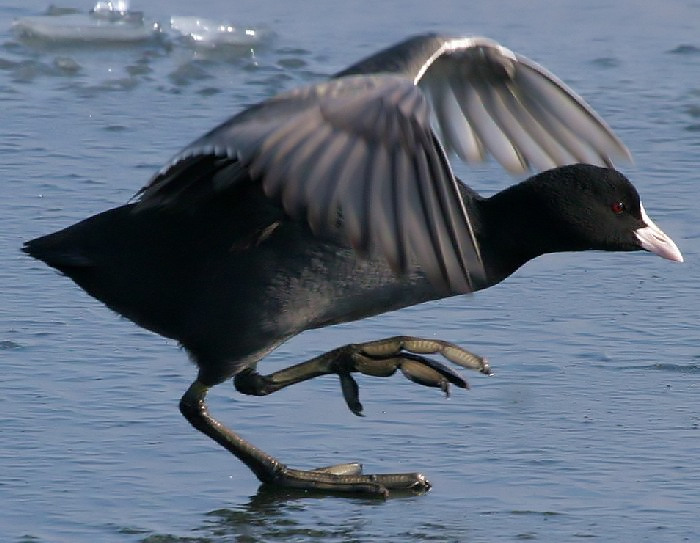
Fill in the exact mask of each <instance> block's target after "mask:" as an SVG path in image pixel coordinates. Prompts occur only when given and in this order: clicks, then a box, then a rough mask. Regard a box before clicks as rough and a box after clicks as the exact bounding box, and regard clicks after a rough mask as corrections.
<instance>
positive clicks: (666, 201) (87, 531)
mask: <svg viewBox="0 0 700 543" xmlns="http://www.w3.org/2000/svg"><path fill="white" fill-rule="evenodd" d="M46 7H47V5H46V4H45V3H44V2H41V1H38V0H25V1H22V2H20V1H15V2H5V3H4V4H3V6H2V7H0V119H1V120H2V123H0V179H2V192H3V197H2V198H0V258H1V261H2V263H3V264H2V266H0V361H1V362H2V378H0V503H2V507H0V531H1V532H0V533H2V536H1V537H0V539H2V540H3V541H9V542H13V543H15V542H30V541H31V542H42V543H43V542H94V541H101V542H109V541H119V542H121V541H124V542H132V541H134V542H135V541H149V542H155V541H158V542H170V541H213V542H218V541H240V542H247V541H251V542H252V541H323V542H333V541H337V542H345V541H395V542H405V541H413V540H416V541H420V540H428V541H489V542H490V541H510V540H534V541H549V542H561V541H572V540H576V539H578V538H593V539H598V540H602V541H635V542H639V541H654V542H657V541H698V540H700V520H699V519H700V516H699V515H698V511H700V490H699V489H700V460H699V458H700V414H699V413H698V405H699V400H700V390H699V386H700V337H699V335H698V322H700V300H699V298H698V293H699V291H698V284H700V271H699V269H698V265H697V259H698V253H699V252H700V226H699V224H700V222H699V221H698V213H697V194H698V187H700V179H698V161H699V159H700V37H699V36H698V33H697V29H698V23H700V4H699V3H698V2H697V1H693V0H680V1H670V2H664V3H655V2H632V1H627V2H617V3H611V2H603V1H593V2H575V1H563V2H557V3H556V4H553V3H550V2H544V1H532V2H527V3H524V2H516V1H504V2H470V3H464V2H448V1H442V2H440V1H438V2H398V1H390V2H383V3H379V2H366V1H361V2H353V3H350V2H347V3H346V2H338V3H329V2H320V1H317V2H286V3H281V2H276V3H272V2H271V3H261V2H254V1H250V0H243V1H239V2H235V3H231V2H224V1H222V0H209V1H202V2H197V3H196V5H192V4H191V3H190V2H185V1H184V0H175V1H168V2H165V1H163V0H160V1H152V2H141V5H138V4H136V5H135V6H134V7H135V8H138V9H143V10H144V11H145V12H146V13H147V14H148V15H149V16H150V17H152V18H154V19H158V20H167V18H168V17H169V16H170V15H201V16H205V17H210V18H215V19H216V18H219V19H226V20H231V21H236V22H238V21H240V22H241V23H243V24H250V25H257V26H259V27H265V28H267V29H269V30H270V31H271V33H273V34H274V37H272V38H271V39H270V40H267V41H265V42H264V43H263V44H261V46H260V47H256V48H254V49H253V50H252V51H251V50H250V49H248V50H246V49H237V50H225V51H202V50H199V51H197V50H193V49H191V48H188V47H186V46H184V45H183V44H174V45H173V44H170V45H163V44H162V43H144V44H139V45H133V46H119V47H115V46H111V47H95V46H90V45H85V44H83V45H80V44H77V45H76V44H74V45H71V46H60V47H59V46H56V45H47V44H41V43H25V42H21V41H19V40H18V39H17V38H16V37H15V36H13V35H12V33H11V32H10V25H11V21H12V20H13V19H14V18H17V17H22V16H28V15H36V14H39V13H42V12H43V11H44V10H45V9H46ZM76 7H80V8H81V9H87V8H88V7H89V6H88V5H81V6H76ZM430 30H434V31H443V32H448V33H455V34H460V35H461V34H472V33H473V34H482V35H486V36H489V37H492V38H495V39H497V40H499V41H501V42H502V43H504V44H505V45H507V46H509V47H511V48H513V49H515V50H517V51H518V52H520V53H523V54H525V55H527V56H529V57H530V58H533V59H534V60H536V61H538V62H540V63H542V64H543V65H545V66H546V67H548V68H549V69H551V70H552V71H554V72H555V73H556V74H557V75H559V76H560V77H561V78H562V79H563V80H564V81H566V82H567V83H569V84H571V85H572V86H573V87H574V88H575V89H576V90H577V91H578V92H579V93H580V94H581V95H583V96H584V97H585V98H586V99H587V100H589V102H590V103H591V104H592V105H593V106H594V107H595V108H596V109H597V110H598V111H599V112H600V113H601V114H602V115H603V116H604V117H605V118H606V120H607V121H608V122H609V123H610V124H611V125H612V126H613V128H614V129H615V130H616V131H617V132H618V134H619V135H620V136H621V137H622V139H623V141H625V143H626V144H627V145H628V147H629V148H630V149H631V151H632V153H633V154H634V156H635V163H634V165H628V164H624V165H620V166H621V168H622V169H623V170H624V171H625V172H626V173H627V174H628V175H629V176H630V177H631V178H632V179H633V181H634V182H635V184H636V186H637V187H638V188H639V190H640V192H641V194H642V198H643V201H644V204H645V207H646V209H647V211H648V212H649V214H650V215H651V216H652V217H653V218H654V219H655V221H656V222H657V223H658V224H660V225H661V226H662V227H663V228H664V230H665V231H666V232H668V233H669V234H670V235H672V236H673V238H674V239H675V240H676V242H677V243H678V245H679V246H680V248H681V250H682V251H683V253H684V256H685V258H686V263H685V264H683V265H675V264H673V263H670V262H667V261H663V260H661V259H659V258H656V257H652V256H651V255H646V254H641V253H639V254H637V253H631V254H599V253H589V254H576V255H568V254H563V255H556V256H548V257H544V258H541V259H539V260H538V261H535V262H532V263H530V264H528V265H527V266H525V267H524V268H523V269H522V270H520V271H519V272H518V273H517V274H515V275H514V276H513V277H511V278H510V279H508V280H507V281H506V282H505V283H503V284H502V285H500V286H498V287H495V288H493V289H490V290H488V291H486V292H483V293H479V294H477V295H476V296H473V297H458V298H453V299H450V300H444V301H442V302H439V303H431V304H426V305H422V306H418V307H415V308H410V309H406V310H403V311H399V312H396V313H393V314H390V315H384V316H381V317H378V318H374V319H370V320H365V321H361V322H357V323H351V324H348V325H344V326H339V327H334V328H330V329H326V330H318V331H314V332H309V333H305V334H303V335H301V336H299V337H297V338H295V339H294V340H292V341H290V342H289V343H287V344H285V345H283V346H282V347H281V348H280V349H278V350H277V351H276V352H274V353H273V354H272V355H271V356H270V357H269V358H268V359H267V360H266V361H265V363H264V365H263V369H264V370H266V371H273V370H274V369H278V368H282V367H284V366H285V365H288V364H291V363H293V362H297V361H301V360H303V359H306V358H308V357H311V356H313V355H316V354H318V353H320V352H322V351H324V350H327V349H330V348H333V347H336V346H338V345H340V344H343V343H347V342H351V341H365V340H369V339H375V338H379V337H383V336H387V335H394V334H397V333H405V334H416V335H424V336H427V337H440V338H443V339H447V340H452V341H456V342H458V343H460V344H462V345H464V346H466V347H468V348H470V349H472V350H474V351H476V352H479V353H481V354H484V355H487V356H488V357H489V359H490V360H491V363H492V365H493V367H494V369H495V371H496V375H495V376H493V377H491V378H486V377H483V376H479V375H469V376H468V377H469V378H470V381H471V384H472V389H471V390H470V391H468V392H464V391H455V393H454V394H453V396H452V397H451V398H449V399H447V400H445V399H444V398H442V397H441V396H440V394H439V393H437V392H436V391H434V390H432V389H425V388H422V387H417V386H416V385H413V384H411V383H408V382H407V381H405V380H402V378H401V377H398V376H396V377H394V378H392V379H371V378H359V381H360V386H361V394H362V399H363V402H364V405H365V412H366V415H367V416H366V417H364V418H362V419H360V418H357V417H355V416H353V415H352V414H351V413H350V412H349V411H348V410H347V408H346V407H345V405H344V403H343V401H342V398H341V396H340V390H339V386H338V383H337V380H336V379H334V378H332V377H327V378H323V379H317V380H316V381H313V382H310V383H306V384H303V385H299V386H297V387H292V388H290V389H287V390H285V391H282V392H280V393H277V394H275V395H273V396H269V397H266V398H251V397H244V396H241V395H239V394H237V393H236V392H235V390H234V389H233V387H232V386H230V385H228V384H225V385H221V386H220V387H217V388H216V389H214V390H213V391H212V394H211V399H210V408H211V410H212V412H213V413H214V414H215V415H217V416H219V417H220V418H221V419H222V420H223V421H225V422H226V423H228V424H230V425H231V426H232V427H234V428H236V429H237V430H239V431H240V432H241V433H242V434H243V435H244V436H246V437H249V438H250V439H251V440H253V441H254V442H255V443H256V444H258V445H259V446H261V447H262V448H264V449H266V450H268V451H269V452H271V453H273V454H275V455H278V456H279V457H281V458H282V459H283V460H284V461H285V462H287V463H289V464H290V465H292V466H298V467H312V466H317V465H325V464H330V463H335V462H344V461H350V460H361V461H362V462H364V464H365V466H366V469H367V470H368V471H395V470H397V469H398V470H410V471H413V470H422V471H425V472H426V473H427V474H428V475H429V476H430V479H431V481H432V482H433V483H434V488H433V490H432V491H431V492H430V493H429V494H427V495H425V496H420V497H403V498H397V499H391V500H389V501H386V502H383V501H377V500H368V499H362V498H347V497H345V498H338V497H323V498H319V497H309V496H306V495H304V494H290V493H286V492H282V493H274V492H272V493H271V492H267V491H265V490H264V489H263V490H260V489H259V488H258V484H257V481H256V480H255V479H254V478H253V476H252V475H251V474H250V473H249V472H248V471H247V470H246V469H245V468H244V467H243V466H242V465H241V464H240V463H238V462H237V461H235V460H234V459H232V458H230V457H229V455H228V454H227V453H226V452H225V451H223V450H221V449H219V448H218V447H217V446H216V445H215V444H213V443H212V442H210V441H209V440H207V439H206V438H204V437H203V436H202V435H200V434H198V433H197V432H195V431H194V430H192V429H191V428H190V427H189V425H188V423H187V422H186V421H185V420H184V419H183V418H182V417H181V416H180V414H179V412H178V409H177V402H178V400H179V398H180V396H181V394H182V392H183V391H184V390H185V388H186V387H187V386H188V385H189V383H190V382H191V380H192V379H193V378H194V375H195V370H194V368H193V367H192V366H191V365H190V364H189V362H188V361H187V358H186V355H185V353H183V352H182V351H181V350H179V349H178V348H177V346H176V345H174V344H173V343H172V342H170V341H166V340H164V339H162V338H159V337H157V336H154V335H153V334H150V333H147V332H145V331H142V330H140V329H139V328H137V327H136V326H134V325H132V324H131V323H129V322H127V321H125V320H122V319H119V318H118V317H116V316H115V315H113V314H112V313H110V312H109V311H108V310H106V309H105V308H104V307H102V306H101V305H100V304H99V303H98V302H96V301H94V300H92V299H91V298H89V297H88V296H86V295H85V294H84V293H83V292H81V291H80V290H79V289H78V288H77V287H76V286H74V285H73V284H72V283H71V282H69V281H68V280H66V279H65V278H62V277H60V276H58V275H57V274H55V273H54V272H52V271H51V270H49V269H47V268H46V267H44V266H42V265H41V264H40V263H38V262H34V261H32V260H31V259H29V258H27V257H26V256H24V255H22V254H21V253H20V252H19V247H20V246H21V243H22V241H23V240H25V239H28V238H31V237H34V236H37V235H40V234H43V233H47V232H49V231H52V230H55V229H57V228H59V227H63V226H66V225H68V224H70V223H71V222H74V221H76V220H78V219H81V218H84V217H86V216H88V215H90V214H92V213H96V212H98V211H101V210H103V209H106V208H108V207H112V206H116V205H119V204H121V203H123V202H125V201H126V200H128V199H129V198H130V197H131V196H132V195H133V194H134V192H135V191H136V190H138V188H140V186H142V185H143V184H144V183H145V182H146V180H147V179H148V177H149V176H150V175H151V174H152V173H153V172H154V171H155V170H157V169H158V168H159V167H160V165H162V164H163V163H164V162H165V161H166V160H168V159H169V158H170V157H171V156H172V155H173V154H174V153H175V152H176V151H177V150H178V149H179V148H180V147H182V146H183V145H184V144H186V143H187V142H189V141H190V140H191V139H193V138H194V137H196V136H198V135H200V134H201V133H202V132H203V131H205V130H207V129H209V128H210V127H212V126H213V125H214V124H215V123H218V122H220V121H221V120H223V119H224V118H226V117H228V116H229V115H232V114H233V113H235V112H236V111H238V110H239V109H240V108H241V107H243V106H245V105H247V104H251V103H254V102H256V101H258V100H260V99H262V98H264V97H266V96H269V95H271V94H273V93H275V92H278V91H280V90H282V89H286V88H290V87H292V86H294V85H298V84H302V83H305V82H308V81H315V80H318V79H320V78H322V77H324V76H326V75H328V74H331V73H333V72H335V71H338V70H340V69H341V68H343V67H345V66H346V65H348V64H349V63H351V62H353V61H355V60H357V59H358V58H360V57H361V56H363V55H365V54H368V53H370V52H373V51H375V50H377V49H379V48H380V47H383V46H386V45H388V44H391V43H392V42H395V41H397V40H399V39H402V38H403V37H405V36H407V35H409V34H412V33H416V32H424V31H430ZM458 172H459V174H460V175H461V176H462V177H464V178H465V179H468V180H469V182H470V184H472V186H473V187H474V188H476V189H477V190H480V191H483V192H484V193H487V194H488V193H492V192H494V191H496V190H500V189H501V188H503V187H504V186H506V185H507V184H509V183H512V182H514V180H513V179H510V178H508V177H507V175H506V174H505V173H503V172H501V171H500V170H499V169H498V168H497V167H494V166H492V165H488V166H486V167H484V168H481V169H477V170H468V169H466V168H463V167H459V168H458Z"/></svg>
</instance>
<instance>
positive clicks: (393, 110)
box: [139, 36, 627, 293]
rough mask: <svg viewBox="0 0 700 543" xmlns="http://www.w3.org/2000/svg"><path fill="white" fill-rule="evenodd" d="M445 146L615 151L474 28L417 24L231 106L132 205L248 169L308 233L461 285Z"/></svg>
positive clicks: (531, 161) (516, 151) (176, 196)
mask: <svg viewBox="0 0 700 543" xmlns="http://www.w3.org/2000/svg"><path fill="white" fill-rule="evenodd" d="M445 149H448V150H454V151H455V152H456V153H457V154H458V155H459V156H460V157H462V158H464V159H465V160H468V161H472V160H482V159H483V158H484V157H485V156H486V154H487V153H489V152H490V153H491V154H493V155H494V156H495V157H496V159H498V160H499V161H500V162H501V163H502V164H503V165H504V166H505V167H506V168H508V169H509V170H511V171H521V170H524V169H527V168H530V167H536V168H540V169H542V168H548V167H550V166H556V165H561V164H566V163H570V162H581V161H585V162H594V163H603V164H608V163H610V161H611V158H610V157H611V156H612V155H616V154H617V155H622V156H627V151H626V149H625V147H624V146H623V145H622V144H621V143H620V142H619V140H618V139H617V138H616V137H615V136H614V135H613V134H612V132H611V131H610V130H609V128H607V126H606V125H605V124H604V123H603V121H602V120H600V118H599V117H598V116H597V115H596V114H595V113H594V112H593V111H592V110H591V109H590V107H588V106H587V105H586V104H585V103H584V102H583V101H582V100H581V99H580V98H579V97H577V96H576V95H575V94H574V93H573V92H572V91H570V90H569V89H568V88H567V87H566V86H565V85H564V84H563V83H561V82H560V81H558V80H557V79H556V78H554V76H552V75H551V74H549V73H548V72H546V71H545V70H544V69H542V68H540V67H539V66H537V65H536V64H535V63H533V62H531V61H529V60H527V59H524V58H522V57H519V56H516V55H515V54H513V53H511V52H510V51H508V50H507V49H504V48H502V47H500V46H498V45H497V44H495V43H494V42H491V41H489V40H485V39H483V38H465V39H460V40H448V39H443V38H439V37H436V36H423V37H420V38H414V39H412V40H408V41H407V42H404V43H403V44H399V45H398V46H395V47H394V48H390V49H388V50H386V51H384V52H382V53H379V54H377V55H374V56H373V57H370V58H369V59H367V60H365V61H362V62H360V63H358V64H357V65H355V66H353V67H351V68H350V69H349V70H347V71H346V72H343V73H341V74H339V76H337V77H336V78H334V79H331V80H330V81H327V82H324V83H320V84H317V85H312V86H309V87H305V88H302V89H297V90H294V91H291V92H288V93H284V94H281V95H279V96H277V97H275V98H272V99H270V100H267V101H265V102H262V103H260V104H258V105H256V106H253V107H251V108H249V109H247V110H245V111H243V112H242V113H240V114H239V115H236V116H235V117H233V118H232V119H230V120H229V121H227V122H225V123H224V124H222V125H220V126H219V127H217V128H215V129H214V130H212V131H211V132H209V133H208V134H206V135H205V136H203V137H202V138H200V139H198V140H197V141H195V142H194V143H192V144H191V145H190V146H188V147H187V148H185V149H184V150H183V151H182V152H181V153H180V154H179V155H177V156H176V157H175V158H174V159H173V161H171V163H170V164H169V165H167V166H166V167H165V168H164V169H163V170H161V172H159V173H158V174H157V175H156V176H155V177H154V178H153V179H152V180H151V181H150V183H149V184H148V185H146V187H144V188H143V189H142V191H141V193H140V204H139V205H141V206H146V205H165V206H167V205H173V204H178V205H183V204H184V205H187V203H188V201H190V202H191V204H192V205H196V201H197V200H198V197H201V196H202V195H213V194H215V193H216V192H218V191H222V190H227V189H229V188H231V187H232V186H234V185H236V184H237V183H240V182H241V181H242V180H250V179H252V180H253V181H255V182H260V183H261V185H262V188H263V190H264V191H265V194H266V195H267V196H268V197H269V198H271V199H273V200H274V201H277V202H279V203H280V205H281V206H282V207H283V208H284V210H285V212H286V213H288V214H289V215H290V216H291V217H293V218H295V219H298V220H306V221H307V222H308V224H309V226H310V228H311V229H312V231H313V232H314V233H315V234H317V235H322V236H333V237H336V238H337V239H340V240H341V241H342V242H346V243H347V244H349V245H350V246H351V247H353V248H354V249H355V250H357V251H358V253H360V254H367V253H372V254H377V255H379V256H381V257H383V258H384V259H386V261H387V262H388V263H389V265H390V266H391V267H392V268H393V269H394V270H396V271H397V272H403V271H405V270H406V269H407V267H408V266H410V265H417V266H418V267H419V268H420V269H421V270H423V271H424V272H425V273H426V274H427V276H428V277H429V278H430V279H431V281H432V282H433V284H434V285H435V286H436V287H438V288H441V289H442V290H444V291H446V292H452V293H458V292H470V291H472V290H474V288H475V287H476V286H478V285H479V284H480V283H481V282H482V281H483V280H484V279H485V278H484V270H483V265H482V262H481V259H480V255H479V249H478V244H477V240H476V239H475V236H474V232H473V229H472V226H471V223H470V219H469V216H468V213H467V209H466V207H465V203H464V201H463V200H462V196H461V193H460V190H459V188H458V182H457V180H456V179H455V177H454V175H453V173H452V170H451V168H450V165H449V162H448V160H447V157H446V152H445Z"/></svg>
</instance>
